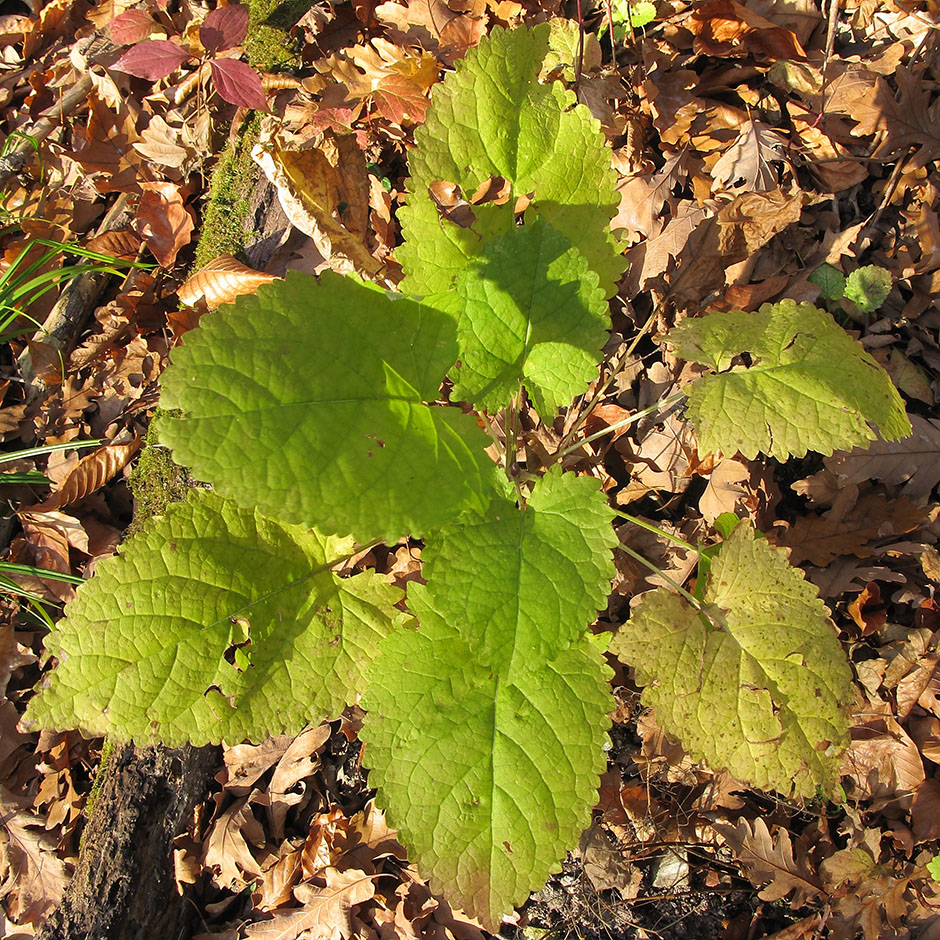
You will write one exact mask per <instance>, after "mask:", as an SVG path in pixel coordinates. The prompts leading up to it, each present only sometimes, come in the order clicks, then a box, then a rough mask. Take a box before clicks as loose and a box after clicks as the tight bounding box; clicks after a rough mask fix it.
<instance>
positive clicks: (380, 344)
mask: <svg viewBox="0 0 940 940" xmlns="http://www.w3.org/2000/svg"><path fill="white" fill-rule="evenodd" d="M456 358H457V343H456V329H455V325H454V322H453V320H452V319H451V318H450V317H448V316H447V315H445V314H443V313H441V312H440V311H437V310H433V309H431V308H430V307H428V306H425V305H423V304H421V303H420V302H419V301H417V300H415V299H414V298H411V297H407V296H405V295H402V294H391V293H387V292H385V291H382V290H380V289H379V288H377V287H374V286H371V285H366V284H363V283H362V282H360V281H357V280H355V279H353V278H342V277H339V276H337V275H335V274H332V273H331V272H325V273H324V274H322V275H321V276H320V278H319V280H317V279H316V278H313V277H310V276H308V275H302V274H296V273H293V272H288V274H287V278H286V280H284V281H279V282H275V283H273V284H270V285H267V286H263V287H261V288H259V290H258V293H257V295H255V296H250V295H249V296H242V297H239V298H238V299H237V300H236V302H235V305H234V306H229V307H223V308H222V309H221V310H219V311H218V312H216V313H212V314H209V315H208V316H207V317H205V318H204V319H203V321H202V323H201V324H200V327H199V329H198V330H195V331H193V332H192V333H191V334H190V335H189V336H187V338H186V344H185V345H184V346H182V347H180V348H178V349H176V350H174V352H173V361H172V363H171V364H170V366H169V368H168V369H167V370H166V372H165V373H164V374H163V377H162V379H161V384H162V386H163V405H164V407H166V408H178V409H180V410H181V411H183V412H184V417H183V418H180V419H176V418H168V419H167V420H165V421H164V422H163V423H162V425H161V429H160V430H161V439H162V440H163V441H164V442H165V443H167V444H168V445H169V446H170V447H171V448H172V449H173V451H174V459H175V460H176V461H177V462H178V463H180V464H182V465H184V466H187V467H190V468H191V469H192V472H193V474H194V475H195V476H196V477H197V478H199V479H203V480H207V481H209V482H210V483H212V484H213V486H214V487H215V488H216V490H218V491H219V492H220V493H222V495H224V496H230V497H231V498H233V499H236V500H237V501H238V502H239V503H240V504H241V505H246V506H247V505H254V506H257V507H258V509H259V510H260V511H261V512H265V513H267V514H269V515H274V516H277V517H278V518H281V519H284V520H286V521H288V522H296V523H308V524H313V525H316V526H317V527H318V528H319V529H320V530H322V531H325V532H329V533H336V534H346V533H351V534H352V535H354V536H355V537H356V538H357V539H358V541H360V542H368V541H372V540H374V539H377V538H380V539H385V540H386V541H395V540H397V539H398V538H400V537H401V536H403V535H405V534H408V533H412V534H414V535H420V534H422V533H424V532H425V531H427V530H428V529H429V528H432V527H435V526H438V525H441V524H442V523H444V522H447V521H449V520H450V519H453V518H454V517H455V516H457V515H459V513H460V512H461V511H462V510H463V509H465V508H468V507H478V508H481V509H482V508H483V507H484V506H485V504H486V502H488V494H489V487H490V474H491V472H492V464H491V462H490V460H489V458H488V457H487V456H486V454H485V453H484V449H485V447H486V444H487V438H486V436H485V434H484V433H483V431H481V430H480V428H479V427H477V423H476V421H475V419H474V418H473V417H471V416H469V415H465V414H462V413H461V412H460V411H458V410H457V409H455V408H437V407H429V406H428V405H427V404H426V402H429V401H434V400H435V399H436V398H437V395H438V387H439V383H440V378H441V376H442V375H444V373H445V372H446V371H447V369H448V368H450V366H451V365H453V363H454V360H455V359H456Z"/></svg>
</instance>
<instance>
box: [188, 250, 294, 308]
mask: <svg viewBox="0 0 940 940" xmlns="http://www.w3.org/2000/svg"><path fill="white" fill-rule="evenodd" d="M276 280H277V278H276V277H275V276H274V275H273V274H265V273H264V272H263V271H255V270H254V268H249V267H248V265H246V264H242V263H241V261H239V260H238V259H237V258H235V257H234V256H233V255H220V256H219V257H218V258H214V259H213V260H212V261H210V262H209V263H208V264H207V265H205V266H204V267H202V268H200V269H199V270H198V271H197V272H196V273H195V274H194V275H193V276H192V277H191V278H189V279H188V280H187V281H185V282H184V283H183V284H182V286H181V287H180V289H179V290H178V291H177V295H178V296H179V299H180V303H182V304H186V305H187V306H189V307H193V306H195V305H196V304H197V303H198V302H199V301H200V300H205V302H206V306H207V307H208V308H209V309H210V310H214V309H215V308H216V307H221V306H222V304H231V303H234V302H235V298H236V297H240V296H241V295H242V294H254V293H256V292H257V290H258V288H259V287H260V286H261V285H262V284H270V283H271V281H276Z"/></svg>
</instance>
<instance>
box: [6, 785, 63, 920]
mask: <svg viewBox="0 0 940 940" xmlns="http://www.w3.org/2000/svg"><path fill="white" fill-rule="evenodd" d="M26 805H27V802H26V801H25V800H22V799H21V798H19V797H17V796H15V795H14V794H13V793H11V792H10V791H9V790H7V789H5V788H2V787H0V898H3V899H4V907H5V908H6V913H7V915H8V916H9V917H10V918H11V919H12V920H14V921H16V922H18V923H27V924H40V923H42V921H43V920H44V918H45V917H46V915H47V914H48V913H49V911H50V910H52V908H54V907H55V906H56V905H57V904H58V903H59V901H60V899H61V897H62V894H63V892H64V891H65V888H66V886H67V884H68V882H69V878H70V873H69V870H68V867H67V866H66V864H65V862H63V861H62V859H61V858H59V856H58V855H56V853H55V840H54V839H53V838H52V837H51V836H50V835H48V834H47V833H46V831H45V827H44V825H43V820H42V819H40V818H39V817H38V816H34V815H33V814H32V813H30V812H28V811H27V809H26Z"/></svg>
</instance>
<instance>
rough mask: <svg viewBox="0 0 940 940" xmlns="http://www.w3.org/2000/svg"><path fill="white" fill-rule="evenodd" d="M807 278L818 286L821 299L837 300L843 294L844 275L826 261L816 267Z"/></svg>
mask: <svg viewBox="0 0 940 940" xmlns="http://www.w3.org/2000/svg"><path fill="white" fill-rule="evenodd" d="M807 280H808V281H809V282H810V284H815V285H816V286H817V287H818V288H819V296H820V297H822V299H823V300H839V299H840V298H841V297H844V296H845V275H844V274H843V273H842V272H841V271H840V270H839V269H838V268H837V267H835V265H832V264H829V263H828V262H826V263H825V264H821V265H820V266H819V267H818V268H816V270H815V271H813V273H812V274H811V275H810V276H809V277H808V278H807Z"/></svg>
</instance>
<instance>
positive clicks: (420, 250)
mask: <svg viewBox="0 0 940 940" xmlns="http://www.w3.org/2000/svg"><path fill="white" fill-rule="evenodd" d="M549 32H550V31H549V25H548V24H547V23H543V24H542V25H540V26H536V27H535V28H534V29H518V30H515V31H512V32H510V31H507V30H503V29H494V30H493V32H492V34H491V36H490V38H489V40H488V41H487V42H484V43H480V45H479V46H477V47H476V48H475V49H471V50H470V52H469V53H468V54H467V57H466V58H465V59H463V60H461V61H460V62H457V64H456V73H455V74H453V75H450V76H448V77H447V78H446V79H445V81H444V82H442V83H441V84H440V85H438V86H436V87H435V88H434V90H433V92H432V93H431V108H430V110H429V111H428V119H427V122H426V123H425V124H423V125H422V126H421V127H419V128H418V129H417V131H416V132H415V144H416V146H415V149H414V150H413V151H412V153H411V158H410V170H411V182H410V184H409V190H410V193H411V195H410V196H409V197H408V200H407V205H405V206H403V207H402V208H401V209H400V210H399V213H398V218H399V221H400V222H401V225H402V234H403V235H404V237H405V244H404V245H403V246H402V247H401V248H400V249H399V250H398V252H397V256H398V259H399V261H400V262H401V264H402V267H403V268H404V269H405V273H406V274H407V275H408V277H407V279H406V281H405V287H406V289H408V290H410V291H413V292H415V293H418V294H432V293H436V292H438V291H447V290H450V289H451V287H452V286H453V283H454V279H455V278H456V277H457V275H458V274H459V273H460V271H461V270H462V269H463V267H464V265H465V264H466V262H467V259H468V258H472V257H474V256H475V255H476V254H477V253H478V252H479V250H480V248H481V247H482V245H483V244H485V242H486V241H488V240H489V239H490V238H493V237H494V236H496V235H499V234H503V233H505V232H507V231H509V229H510V228H511V227H512V225H513V208H514V205H515V200H516V197H520V196H528V195H531V196H532V204H531V206H530V208H529V210H528V212H527V218H530V217H531V216H532V215H534V214H536V213H537V214H538V215H540V216H542V217H543V218H545V219H546V220H547V221H548V222H550V223H551V225H552V226H553V227H554V228H556V229H557V230H558V231H560V232H562V233H563V234H564V235H566V236H567V237H568V238H569V239H570V240H571V242H572V243H573V244H575V245H577V246H578V248H579V250H580V251H581V252H582V254H584V256H585V257H586V258H587V260H588V263H589V265H590V267H591V269H592V270H593V271H595V272H596V273H597V274H598V276H599V277H600V284H601V287H602V288H603V290H604V292H605V295H610V294H612V293H613V290H614V285H615V283H616V281H617V279H618V277H619V276H620V274H621V272H622V271H623V267H624V262H623V259H622V258H621V257H620V256H619V252H618V249H617V246H616V243H615V242H614V240H613V237H612V236H611V234H610V231H609V228H610V220H611V218H612V217H613V215H614V213H615V212H616V207H617V204H618V201H619V200H618V198H617V196H616V194H615V193H614V184H615V182H616V177H615V175H614V172H613V170H612V169H611V163H610V153H609V151H608V150H607V147H606V144H605V143H604V139H603V136H602V135H601V132H600V125H599V124H598V122H597V121H596V120H594V118H592V117H591V115H590V113H589V112H588V110H587V108H585V107H584V106H583V105H575V98H574V95H573V94H572V93H571V92H569V91H566V90H565V89H564V88H563V87H562V86H561V84H559V83H558V82H548V83H546V84H541V83H540V82H539V72H540V69H541V67H542V62H543V60H544V59H545V56H546V53H547V52H548V51H549ZM493 177H502V178H503V179H505V180H507V181H508V182H509V183H510V185H511V187H512V195H511V197H510V199H509V201H508V202H506V203H504V204H503V205H494V204H493V203H488V204H484V205H478V206H475V207H474V209H473V212H474V214H475V216H476V222H475V224H474V225H473V226H472V228H462V227H461V226H460V225H457V224H456V223H454V222H451V221H448V220H445V219H442V218H441V217H440V216H439V215H438V211H437V207H436V205H435V204H434V203H433V202H432V201H431V199H430V198H429V196H428V187H429V186H431V185H432V184H433V183H436V182H440V181H447V182H450V183H456V184H457V185H459V186H460V187H461V190H462V192H463V194H464V196H465V197H466V198H469V197H470V196H472V195H473V194H474V193H475V192H476V190H477V188H478V187H479V186H480V184H481V183H484V182H486V181H487V180H489V179H490V178H493Z"/></svg>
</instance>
